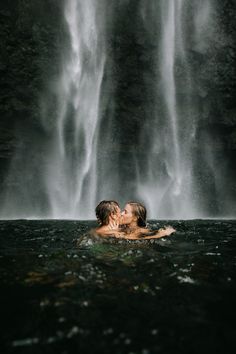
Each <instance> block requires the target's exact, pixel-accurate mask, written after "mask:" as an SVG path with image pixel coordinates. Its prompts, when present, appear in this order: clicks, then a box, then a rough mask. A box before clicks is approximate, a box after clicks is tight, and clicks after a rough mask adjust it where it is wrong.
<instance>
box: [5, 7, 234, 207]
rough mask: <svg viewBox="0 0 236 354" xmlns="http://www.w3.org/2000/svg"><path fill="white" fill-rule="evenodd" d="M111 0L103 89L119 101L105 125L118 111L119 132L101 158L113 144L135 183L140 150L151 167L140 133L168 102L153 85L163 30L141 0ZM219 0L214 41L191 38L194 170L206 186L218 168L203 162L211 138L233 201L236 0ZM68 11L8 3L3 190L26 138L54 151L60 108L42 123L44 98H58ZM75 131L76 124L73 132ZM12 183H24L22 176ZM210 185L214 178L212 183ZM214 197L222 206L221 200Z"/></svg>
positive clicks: (178, 71) (180, 71)
mask: <svg viewBox="0 0 236 354" xmlns="http://www.w3.org/2000/svg"><path fill="white" fill-rule="evenodd" d="M109 3H110V5H109V6H110V8H112V11H111V13H112V17H110V19H109V20H108V30H109V35H108V38H107V42H108V44H107V50H108V61H107V63H108V65H107V69H106V73H105V79H104V85H103V94H104V96H105V95H106V90H107V93H109V94H111V91H112V103H111V104H110V105H109V107H108V108H106V109H104V111H103V112H102V115H103V123H102V127H106V117H107V116H109V114H112V115H114V117H115V118H114V119H113V123H112V124H113V129H114V132H115V133H114V135H112V134H111V136H110V137H109V139H107V138H106V139H107V140H106V141H107V144H106V150H104V148H103V144H102V143H101V144H100V145H101V146H100V154H99V158H101V159H103V158H104V157H105V158H107V151H108V150H109V151H111V155H112V156H111V158H113V159H114V160H116V161H120V163H121V165H120V166H121V169H120V170H121V171H120V174H121V180H124V179H126V181H127V183H128V184H129V188H130V190H132V188H133V185H132V181H133V180H134V178H135V175H134V168H133V164H132V161H133V159H134V156H136V155H138V158H139V159H140V161H143V166H144V167H145V164H146V158H147V156H146V155H145V152H144V148H143V146H144V145H145V146H148V144H149V142H148V141H145V144H141V145H140V144H137V137H138V136H139V135H140V133H141V132H142V129H143V127H144V125H148V126H149V125H150V127H151V126H152V124H153V120H154V119H155V116H154V115H153V114H152V112H153V110H154V109H159V110H160V111H161V109H162V107H160V106H158V104H159V102H158V97H157V91H158V87H156V86H155V85H153V82H154V81H155V80H156V79H157V73H156V66H157V63H156V58H155V59H154V53H155V52H156V50H157V49H158V43H157V41H156V36H157V34H158V25H157V26H156V32H155V33H149V32H148V31H147V28H145V26H144V25H143V21H141V16H140V2H139V1H126V2H122V1H120V2H116V1H113V2H109ZM215 5H216V12H215V14H216V16H217V19H216V23H217V27H216V28H215V35H214V41H213V42H212V44H211V47H210V48H200V47H196V46H194V45H193V44H191V42H189V47H188V52H189V55H191V62H192V63H193V66H194V69H195V73H196V75H195V77H194V83H193V84H194V100H195V102H196V104H198V106H199V107H201V112H200V114H199V115H198V116H197V117H196V119H197V120H198V122H199V124H198V128H197V131H196V136H197V139H196V140H197V141H198V144H196V146H194V147H193V149H194V151H195V152H196V153H198V154H199V161H196V163H195V171H194V172H195V174H196V176H197V180H198V181H199V190H200V189H201V187H200V186H202V184H204V183H205V182H204V181H207V180H208V179H209V181H210V180H211V172H210V171H209V172H207V173H206V174H204V173H203V172H202V170H200V168H199V166H200V165H201V163H202V159H203V158H204V157H203V156H202V154H201V146H202V144H204V143H205V142H206V141H207V142H208V141H209V144H210V145H211V151H212V152H213V153H214V156H215V157H216V160H217V161H218V163H219V164H221V163H222V164H226V162H225V161H226V157H227V166H228V168H229V173H228V174H229V177H228V178H227V181H225V182H224V183H225V184H228V185H230V184H231V185H232V187H231V189H230V191H229V195H232V200H233V199H234V198H235V195H236V191H235V190H234V189H233V188H234V187H233V181H234V180H235V177H236V167H235V164H234V160H233V158H234V154H235V150H236V103H235V102H236V100H235V88H236V71H235V67H236V66H235V56H236V40H235V38H236V25H235V12H236V5H235V2H234V1H233V0H228V1H226V0H225V1H220V0H218V1H216V2H215ZM62 12H63V1H62V0H59V1H58V0H44V1H39V0H37V1H30V0H24V1H23V0H18V1H14V4H13V2H8V3H7V2H4V4H2V5H1V7H0V50H1V57H0V78H1V79H0V88H1V93H2V94H1V96H0V112H1V122H0V129H1V136H0V183H1V185H2V188H3V189H4V187H5V186H4V183H8V182H4V179H5V177H6V172H7V169H8V167H9V165H10V162H11V160H12V158H13V156H14V152H15V151H16V150H17V149H18V147H19V145H21V148H22V145H23V146H24V147H23V150H24V148H25V151H27V150H28V147H29V146H31V145H32V144H33V142H34V141H35V140H37V139H38V140H43V141H45V144H44V146H45V151H44V150H43V151H32V156H30V157H29V158H30V159H32V160H33V159H34V157H35V154H42V155H43V154H45V153H46V147H47V144H48V142H49V141H50V134H51V130H53V115H54V114H55V112H53V108H52V114H51V116H50V117H47V118H46V124H42V123H41V113H42V105H41V100H43V99H45V100H47V99H49V100H51V101H52V102H53V100H54V99H55V97H53V95H52V94H51V92H50V87H48V79H49V78H50V82H51V83H52V84H56V78H57V77H58V72H59V70H60V60H61V57H60V55H61V47H62V46H64V47H65V48H66V45H67V35H68V34H67V32H66V28H65V24H64V23H63V21H62V18H63V15H62ZM149 15H150V21H154V18H152V16H151V13H149ZM131 19H132V20H131ZM175 70H176V72H175V75H176V77H181V75H183V71H184V68H183V67H181V65H176V68H175ZM106 80H107V82H108V81H109V80H111V81H112V85H113V87H112V89H111V87H110V86H109V87H108V86H106ZM157 86H158V85H157ZM185 90H186V87H185V85H181V90H180V93H179V95H180V96H183V97H184V96H185V95H186V94H187V92H186V91H185ZM179 98H180V99H181V97H179ZM104 105H105V103H104ZM157 106H158V107H157ZM52 107H53V105H52ZM46 126H47V127H50V128H49V129H46ZM19 132H20V137H21V138H20V141H19V134H18V133H19ZM70 133H71V132H70V131H69V130H68V135H69V134H70ZM103 134H105V130H104V129H101V142H103V138H104V137H103ZM109 156H110V155H109ZM16 174H17V171H16ZM11 183H13V184H14V183H17V176H16V180H15V181H12V182H11ZM209 184H210V182H209V183H208V182H207V186H209ZM207 189H208V187H206V190H207ZM211 203H212V205H213V206H212V209H214V208H215V206H214V202H213V201H211Z"/></svg>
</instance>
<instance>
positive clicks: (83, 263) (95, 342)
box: [0, 220, 236, 354]
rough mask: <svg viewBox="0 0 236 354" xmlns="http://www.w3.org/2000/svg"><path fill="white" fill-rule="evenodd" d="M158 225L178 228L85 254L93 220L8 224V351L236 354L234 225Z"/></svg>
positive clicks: (4, 301)
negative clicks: (85, 239) (83, 239)
mask: <svg viewBox="0 0 236 354" xmlns="http://www.w3.org/2000/svg"><path fill="white" fill-rule="evenodd" d="M150 224H151V227H153V228H158V227H161V226H162V225H163V224H171V225H173V226H174V227H176V229H177V230H178V231H177V233H176V234H175V235H173V236H171V237H169V238H166V239H162V240H156V241H154V242H153V241H146V242H143V243H142V242H135V241H130V242H111V243H109V242H107V243H101V242H95V243H92V244H91V245H86V244H82V245H81V246H80V247H78V246H77V239H80V237H81V235H83V234H84V233H86V231H87V230H89V229H90V228H91V227H93V226H95V223H94V222H87V221H86V222H82V221H55V220H54V221H47V220H41V221H26V220H19V221H0V321H1V342H0V346H1V348H0V352H1V353H2V354H3V353H24V354H27V353H35V354H37V353H44V354H45V353H57V354H60V353H61V354H66V353H82V354H83V353H108V354H113V353H114V354H116V353H120V354H125V353H130V354H132V353H133V354H134V353H135V354H136V353H137V354H148V353H150V354H152V353H166V354H169V353H175V354H176V353H181V354H182V353H183V354H184V353H188V354H189V353H208V354H209V353H225V354H228V353H231V352H232V353H234V352H236V351H235V349H236V348H235V338H236V326H235V302H236V284H235V268H236V239H235V234H236V221H220V220H217V221H215V220H214V221H209V220H194V221H174V222H173V221H172V222H165V223H164V222H155V221H152V222H150Z"/></svg>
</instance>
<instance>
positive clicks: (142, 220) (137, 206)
mask: <svg viewBox="0 0 236 354" xmlns="http://www.w3.org/2000/svg"><path fill="white" fill-rule="evenodd" d="M127 204H129V205H130V206H131V207H132V212H133V214H134V215H135V216H136V217H137V219H138V220H137V225H138V226H140V227H146V225H147V209H146V208H145V206H144V205H143V204H141V203H139V202H128V203H127Z"/></svg>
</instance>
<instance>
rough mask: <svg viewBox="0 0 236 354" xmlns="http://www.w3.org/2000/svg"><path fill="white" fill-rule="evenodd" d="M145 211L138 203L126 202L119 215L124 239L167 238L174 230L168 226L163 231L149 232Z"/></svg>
mask: <svg viewBox="0 0 236 354" xmlns="http://www.w3.org/2000/svg"><path fill="white" fill-rule="evenodd" d="M146 222H147V211H146V208H145V206H144V205H142V204H141V203H138V202H128V203H127V204H126V205H125V208H124V210H123V212H122V213H121V218H120V224H121V225H122V231H123V232H124V233H125V238H129V239H140V238H144V239H152V238H160V237H164V236H169V235H171V234H172V233H173V232H175V229H173V228H172V227H171V226H168V227H167V228H165V229H159V230H155V231H152V230H149V229H147V227H146Z"/></svg>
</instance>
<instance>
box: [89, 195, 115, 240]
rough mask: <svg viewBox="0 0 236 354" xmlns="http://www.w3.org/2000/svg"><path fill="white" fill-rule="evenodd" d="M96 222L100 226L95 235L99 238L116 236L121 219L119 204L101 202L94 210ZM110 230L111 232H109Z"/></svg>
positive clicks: (107, 201)
mask: <svg viewBox="0 0 236 354" xmlns="http://www.w3.org/2000/svg"><path fill="white" fill-rule="evenodd" d="M95 213H96V217H97V220H98V222H99V224H100V226H99V227H98V228H96V233H97V234H99V235H100V236H105V235H111V234H112V235H113V236H118V227H119V222H120V217H121V211H120V206H119V204H118V203H117V202H116V201H114V200H103V201H101V202H100V203H99V204H98V205H97V207H96V209H95ZM111 230H112V232H111Z"/></svg>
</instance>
